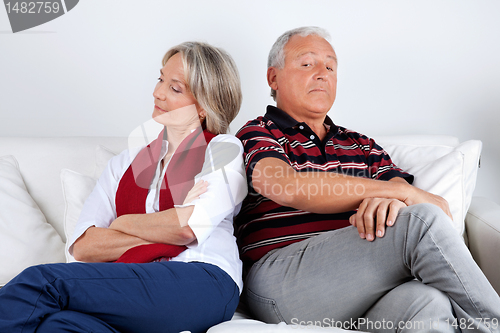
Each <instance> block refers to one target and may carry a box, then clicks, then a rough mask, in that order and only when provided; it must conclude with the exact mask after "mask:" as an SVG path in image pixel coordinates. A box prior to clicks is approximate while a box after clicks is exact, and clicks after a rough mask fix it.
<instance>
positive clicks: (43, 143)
mask: <svg viewBox="0 0 500 333" xmlns="http://www.w3.org/2000/svg"><path fill="white" fill-rule="evenodd" d="M98 145H103V146H105V147H106V148H108V149H110V150H112V151H114V152H116V153H119V152H121V151H122V150H124V149H125V148H126V147H127V138H117V137H60V138H26V137H23V138H18V137H0V156H4V155H13V156H14V157H15V158H16V159H17V161H18V163H19V168H20V170H21V174H22V176H23V179H24V182H25V184H26V187H27V188H28V192H29V193H30V194H31V196H32V197H33V199H34V200H35V202H36V203H37V204H38V206H39V207H40V210H41V211H42V212H43V213H44V215H45V217H46V219H47V222H48V223H50V224H51V225H52V226H53V227H54V228H55V229H56V231H57V232H58V233H59V235H60V236H61V239H62V240H63V241H66V237H65V235H64V225H63V219H64V209H65V204H64V198H63V193H62V186H61V180H60V173H61V170H62V169H65V168H67V169H71V170H74V171H77V172H80V173H82V174H87V175H90V176H93V175H94V170H95V164H96V163H95V151H96V147H97V146H98Z"/></svg>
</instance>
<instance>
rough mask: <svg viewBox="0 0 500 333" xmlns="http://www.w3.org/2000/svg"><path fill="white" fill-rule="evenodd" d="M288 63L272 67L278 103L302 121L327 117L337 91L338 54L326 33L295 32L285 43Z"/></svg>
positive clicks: (271, 77)
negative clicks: (323, 35)
mask: <svg viewBox="0 0 500 333" xmlns="http://www.w3.org/2000/svg"><path fill="white" fill-rule="evenodd" d="M284 51H285V66H284V67H283V68H282V69H277V68H274V67H270V68H269V69H268V73H267V75H268V76H267V78H268V82H269V86H270V87H271V88H273V89H274V90H276V104H277V105H276V106H277V107H278V108H280V109H282V110H283V111H286V112H287V113H289V114H290V115H291V116H292V117H294V118H295V119H296V120H298V121H307V120H311V119H321V118H324V117H325V115H326V113H327V112H328V111H329V110H330V108H331V107H332V105H333V102H334V101H335V96H336V93H337V56H336V54H335V52H334V51H333V48H332V46H331V45H330V43H328V42H327V41H326V40H325V39H323V38H322V37H319V36H316V35H310V36H307V37H301V36H299V35H295V36H293V37H292V38H290V40H289V41H288V43H287V44H286V45H285V48H284Z"/></svg>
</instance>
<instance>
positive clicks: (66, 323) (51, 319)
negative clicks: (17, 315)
mask: <svg viewBox="0 0 500 333" xmlns="http://www.w3.org/2000/svg"><path fill="white" fill-rule="evenodd" d="M59 332H60V333H65V332H82V333H87V332H103V333H104V332H106V333H107V332H109V333H119V332H118V331H117V330H116V329H114V328H113V327H112V326H110V325H109V324H107V323H105V322H104V321H102V320H100V319H98V318H96V317H94V316H91V315H88V314H85V313H80V312H76V311H69V310H63V311H58V312H55V313H53V314H51V315H49V316H47V317H46V318H45V319H44V320H43V321H42V322H41V323H40V325H39V326H38V328H37V333H59Z"/></svg>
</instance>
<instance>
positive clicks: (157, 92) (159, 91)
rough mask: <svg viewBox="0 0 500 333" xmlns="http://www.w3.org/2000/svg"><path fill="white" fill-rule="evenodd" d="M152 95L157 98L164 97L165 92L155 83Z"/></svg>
mask: <svg viewBox="0 0 500 333" xmlns="http://www.w3.org/2000/svg"><path fill="white" fill-rule="evenodd" d="M153 97H154V98H157V99H159V100H164V99H165V92H164V91H163V89H162V87H161V85H160V84H157V85H156V87H155V90H154V91H153Z"/></svg>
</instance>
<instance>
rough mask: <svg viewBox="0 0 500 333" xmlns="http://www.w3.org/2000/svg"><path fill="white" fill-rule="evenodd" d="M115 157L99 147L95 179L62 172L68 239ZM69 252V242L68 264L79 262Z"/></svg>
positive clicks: (96, 152)
mask: <svg viewBox="0 0 500 333" xmlns="http://www.w3.org/2000/svg"><path fill="white" fill-rule="evenodd" d="M115 155H116V154H115V153H114V152H112V151H111V150H109V149H108V148H106V147H104V146H102V145H98V146H97V147H96V150H95V156H96V165H95V169H94V176H93V177H91V176H87V175H84V174H81V173H79V172H76V171H73V170H69V169H63V170H61V183H62V187H63V196H64V204H65V211H64V234H65V235H66V239H68V240H69V239H71V236H72V235H73V232H74V230H75V227H76V223H77V222H78V218H79V217H80V213H81V211H82V209H83V204H84V203H85V200H87V198H88V196H89V195H90V193H91V192H92V190H93V189H94V187H95V184H96V183H97V179H98V178H99V177H100V175H101V173H102V172H103V171H104V168H106V165H107V164H108V162H109V160H110V159H111V158H112V157H113V156H115ZM68 250H69V242H66V246H65V249H64V254H65V255H66V262H74V261H77V260H75V258H74V257H73V256H72V255H71V254H70V253H69V251H68Z"/></svg>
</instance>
